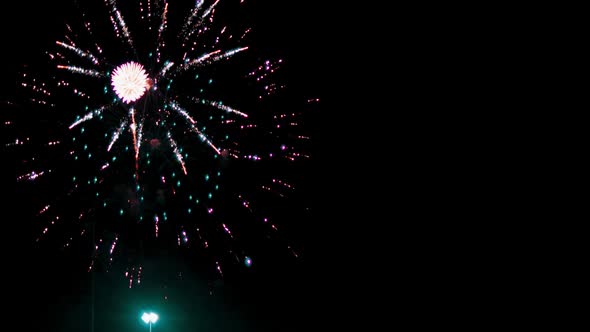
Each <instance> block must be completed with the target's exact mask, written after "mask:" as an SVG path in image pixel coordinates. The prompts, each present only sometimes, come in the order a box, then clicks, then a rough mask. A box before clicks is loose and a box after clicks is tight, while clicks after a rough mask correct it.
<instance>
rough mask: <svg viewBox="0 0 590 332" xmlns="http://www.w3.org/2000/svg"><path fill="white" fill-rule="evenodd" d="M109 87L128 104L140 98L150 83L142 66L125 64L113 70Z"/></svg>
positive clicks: (134, 63) (131, 63)
mask: <svg viewBox="0 0 590 332" xmlns="http://www.w3.org/2000/svg"><path fill="white" fill-rule="evenodd" d="M111 85H112V86H113V89H114V90H115V93H116V94H117V96H119V98H121V99H122V100H123V102H125V103H127V104H129V103H131V102H134V101H136V100H138V99H139V98H141V96H143V94H144V93H145V91H146V90H147V89H148V88H149V86H150V83H149V78H148V76H147V74H146V72H145V70H144V69H143V66H142V65H140V64H139V63H137V62H127V63H124V64H122V65H120V66H119V67H117V69H115V71H114V72H113V77H112V79H111Z"/></svg>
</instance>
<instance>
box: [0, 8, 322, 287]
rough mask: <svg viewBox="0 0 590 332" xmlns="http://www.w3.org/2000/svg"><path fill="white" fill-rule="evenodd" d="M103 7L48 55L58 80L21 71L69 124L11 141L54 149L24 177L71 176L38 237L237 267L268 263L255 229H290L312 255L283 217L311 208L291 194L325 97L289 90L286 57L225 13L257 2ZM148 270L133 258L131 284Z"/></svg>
mask: <svg viewBox="0 0 590 332" xmlns="http://www.w3.org/2000/svg"><path fill="white" fill-rule="evenodd" d="M99 5H101V6H98V5H97V6H96V7H97V8H96V11H97V13H101V12H102V13H104V17H101V16H100V15H93V18H94V17H95V16H96V19H95V20H94V21H93V20H91V19H90V18H89V16H88V15H87V14H84V12H83V11H82V15H81V21H80V22H77V25H74V24H72V26H70V25H69V24H68V25H66V27H67V30H66V35H65V37H64V38H63V39H62V40H59V41H57V42H56V44H55V49H53V50H50V51H49V52H47V53H46V54H47V56H48V57H49V60H50V61H49V65H50V69H51V70H50V71H48V72H49V73H50V74H49V75H50V76H49V78H48V79H46V80H43V79H39V78H37V77H38V76H37V75H31V74H29V73H28V72H27V73H23V75H22V77H21V79H22V82H21V86H22V87H23V89H25V90H26V91H27V93H28V95H29V96H30V97H29V99H28V100H29V102H30V104H34V105H37V106H38V107H39V108H42V109H44V110H47V111H48V112H49V113H48V114H51V116H52V118H51V119H52V120H54V123H55V126H56V127H57V128H58V129H56V130H52V131H50V134H48V135H47V136H50V137H49V140H47V138H44V140H42V139H41V138H39V137H36V138H37V139H34V140H33V141H34V142H30V140H29V138H28V137H18V138H17V139H16V140H12V141H11V142H9V143H8V144H7V145H8V146H15V147H21V146H29V148H28V149H29V150H28V151H35V152H38V151H42V152H38V153H39V154H38V155H37V156H35V157H31V158H28V159H23V160H22V167H20V169H21V172H20V174H17V180H18V181H19V182H23V183H31V182H32V183H36V184H37V183H38V184H39V185H40V186H45V187H47V186H50V185H51V184H55V183H60V184H62V185H60V188H54V192H53V193H52V194H50V195H48V196H50V197H51V198H49V197H47V199H46V201H40V202H39V205H38V208H37V209H36V211H37V213H36V215H37V216H38V217H39V219H40V220H42V221H43V225H42V226H39V230H40V231H39V233H38V237H36V241H37V242H39V243H42V242H44V241H47V238H48V237H50V236H51V234H52V228H59V229H60V232H55V233H56V234H54V235H53V237H54V238H57V239H59V241H58V242H59V243H60V245H61V246H62V247H63V248H71V247H72V246H73V245H74V242H76V241H78V242H80V240H76V239H80V238H84V237H86V239H91V241H92V243H93V245H92V254H91V256H92V259H91V261H90V264H89V269H90V270H92V269H95V268H96V267H97V266H98V265H100V266H102V267H103V268H104V269H106V270H108V269H109V268H110V267H111V264H112V261H113V257H114V256H115V255H116V254H117V249H119V248H121V249H120V250H121V251H125V250H126V251H127V252H129V251H133V250H136V248H144V247H145V246H146V245H147V244H151V245H156V244H165V245H169V244H173V245H174V246H175V247H177V248H184V249H186V250H195V251H199V252H207V255H206V257H207V259H206V260H207V261H208V265H209V266H210V269H211V270H212V271H215V273H216V274H217V275H218V276H219V277H223V266H224V265H225V264H227V263H229V262H235V263H238V264H241V265H245V266H247V267H249V266H251V265H252V264H253V262H254V261H255V260H256V253H255V252H254V253H252V252H251V251H255V250H251V248H253V247H252V246H251V245H248V239H249V238H252V239H253V240H252V241H257V240H256V239H257V238H256V237H255V236H252V234H255V233H260V234H264V235H263V236H261V237H260V238H262V239H265V238H271V237H272V238H279V239H282V240H281V241H282V242H281V243H282V244H281V246H282V248H283V249H284V250H285V252H286V253H289V254H290V255H291V256H292V257H299V249H295V248H297V245H296V244H294V243H291V241H289V240H287V239H286V237H285V236H282V235H281V232H280V231H279V230H280V229H282V227H283V225H281V220H282V219H281V216H282V215H285V214H286V215H289V216H291V218H299V217H303V215H304V214H305V212H304V213H301V214H297V213H295V214H294V213H293V212H292V207H290V205H289V203H288V201H289V198H292V197H294V196H297V194H295V190H294V189H295V187H296V185H294V184H293V183H292V182H295V181H297V180H298V179H300V178H301V176H298V175H293V174H297V173H294V172H292V169H293V168H295V167H297V166H298V165H303V166H305V165H306V160H308V159H309V158H310V156H309V153H308V152H307V151H308V150H309V145H308V144H309V133H308V132H307V131H306V129H305V128H306V127H305V126H304V125H303V124H304V121H305V112H306V111H308V110H307V109H308V108H310V107H313V105H310V104H315V103H317V101H319V100H318V99H315V98H313V99H309V98H305V99H304V98H303V96H302V98H301V102H300V103H298V101H295V102H293V101H288V103H289V104H288V106H286V105H285V100H283V99H280V98H279V97H277V96H279V95H280V94H281V91H282V90H283V89H284V88H285V84H283V82H281V79H280V75H278V74H277V73H278V72H279V71H280V69H281V67H282V66H284V63H283V60H281V59H276V60H272V59H266V58H263V57H262V55H261V54H257V53H256V48H253V47H252V46H251V45H249V44H248V36H250V35H252V33H250V31H251V30H252V29H251V27H250V26H249V25H248V24H246V23H244V22H242V21H245V20H242V21H240V22H239V23H237V24H236V25H235V26H233V25H231V24H228V23H231V22H226V21H224V20H223V15H224V13H232V15H236V13H240V11H243V10H246V9H245V7H247V1H230V0H226V1H222V0H217V1H205V0H199V1H196V3H195V5H194V7H193V8H191V9H190V10H189V11H188V12H186V11H182V10H181V9H182V8H173V6H174V4H173V3H168V2H167V1H165V0H162V1H157V0H156V1H140V2H139V3H137V4H135V5H134V6H135V8H134V7H133V6H131V5H129V6H128V7H127V6H126V7H125V8H119V4H118V3H117V2H116V1H114V0H104V2H103V3H102V4H99ZM126 5H127V4H126ZM92 8H94V7H92ZM105 9H106V10H105ZM175 9H177V10H178V12H176V13H175V12H174V11H175ZM183 14H184V19H183V20H182V23H181V24H174V27H175V29H174V30H172V29H170V28H169V27H168V24H169V20H173V19H175V18H176V17H177V16H178V17H181V16H182V15H183ZM171 15H172V16H171ZM128 19H129V22H133V23H134V24H129V25H128V21H127V20H128ZM246 21H247V20H246ZM76 26H77V27H78V28H75V27H76ZM107 28H108V30H107ZM97 31H101V33H97ZM105 31H110V32H109V33H108V34H107V33H106V32H105ZM293 105H295V106H293ZM30 121H32V120H29V123H30ZM11 125H12V123H11ZM37 136H39V135H37ZM54 136H57V137H58V138H54ZM15 142H16V143H15ZM50 164H51V166H48V165H50ZM287 169H288V170H289V172H287V171H286V170H287ZM283 176H284V177H283ZM49 177H53V180H48V178H49ZM64 183H65V184H66V185H63V184H64ZM62 189H63V191H62ZM298 203H301V201H298ZM299 208H300V210H302V211H306V210H307V208H306V206H299ZM286 211H289V212H286ZM283 224H285V223H283ZM65 226H68V227H65ZM95 228H96V233H95V232H94V231H92V232H90V230H91V229H92V230H94V229H95ZM91 233H92V234H91ZM249 248H250V249H249ZM184 249H181V250H184ZM101 257H102V258H101ZM141 271H142V266H141V259H137V260H134V261H133V262H131V263H129V264H128V265H127V268H126V272H125V276H126V277H127V278H128V279H129V285H130V287H131V286H132V285H134V282H135V283H136V282H139V280H140V275H141Z"/></svg>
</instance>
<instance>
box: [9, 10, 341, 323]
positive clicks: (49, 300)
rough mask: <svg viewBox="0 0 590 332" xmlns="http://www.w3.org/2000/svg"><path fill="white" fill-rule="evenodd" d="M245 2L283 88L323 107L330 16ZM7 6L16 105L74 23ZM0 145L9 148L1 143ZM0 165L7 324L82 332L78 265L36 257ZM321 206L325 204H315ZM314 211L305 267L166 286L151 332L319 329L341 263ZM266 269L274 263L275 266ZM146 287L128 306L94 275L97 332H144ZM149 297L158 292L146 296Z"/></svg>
mask: <svg viewBox="0 0 590 332" xmlns="http://www.w3.org/2000/svg"><path fill="white" fill-rule="evenodd" d="M252 2H253V3H255V4H254V5H255V6H256V8H257V13H258V15H259V17H257V18H256V22H257V24H256V25H257V26H256V27H255V29H256V30H255V32H256V34H257V36H258V37H257V38H259V42H260V43H261V44H263V45H267V47H268V50H269V51H271V52H275V53H277V54H282V55H283V58H285V59H286V60H288V61H289V62H290V66H291V67H290V71H289V75H290V76H289V81H291V82H293V84H294V85H295V86H296V87H298V88H300V89H301V90H302V91H303V88H305V91H306V95H308V96H309V97H318V98H321V99H322V101H323V104H325V103H326V101H325V100H324V98H323V95H324V94H325V92H324V91H325V89H326V85H327V84H328V81H329V80H328V77H327V73H328V70H327V66H328V63H329V62H330V57H334V56H337V54H338V52H333V50H330V48H329V47H328V45H331V44H332V41H331V39H332V38H334V37H335V36H329V35H328V34H327V33H326V31H328V30H330V28H331V26H330V24H332V23H331V22H332V20H331V17H330V16H331V15H330V14H328V13H327V12H324V11H323V8H320V7H318V4H317V3H315V2H313V1H299V2H295V1H293V2H288V1H270V0H268V1H252ZM79 3H80V4H82V3H83V2H79ZM11 6H12V7H11V8H10V10H3V15H4V18H3V20H2V31H3V44H4V46H3V52H2V63H3V64H4V66H3V71H4V73H3V75H2V93H0V97H1V99H2V101H3V102H4V101H6V100H10V99H11V97H12V96H13V95H14V92H15V91H16V86H17V72H18V71H19V69H20V68H21V67H22V65H24V64H29V63H34V62H35V61H38V60H39V59H43V55H42V52H43V50H45V49H47V48H48V47H49V46H51V45H53V43H54V42H55V40H57V39H59V38H61V37H62V36H63V27H64V21H65V19H66V18H67V17H68V15H72V13H73V11H72V10H71V8H73V6H71V4H70V2H69V1H62V0H60V1H51V2H35V3H30V2H27V1H20V2H16V3H14V4H12V5H11ZM342 48H343V49H345V48H346V45H342ZM323 107H325V106H323ZM323 109H324V111H325V108H323ZM325 119H326V117H322V116H318V117H316V118H315V120H316V121H314V122H313V123H312V124H311V125H312V126H314V128H313V129H312V132H313V134H314V140H315V142H317V143H314V150H315V151H313V152H314V162H315V163H316V164H315V165H320V164H321V163H322V162H323V161H325V159H326V157H325V156H324V155H322V153H321V151H323V149H322V148H321V147H323V146H324V145H322V142H324V141H325V140H324V135H328V134H326V133H324V132H323V130H321V128H322V127H323V126H325V125H326V124H327V121H326V120H325ZM3 139H4V141H8V139H10V138H8V137H4V136H3ZM6 157H7V158H6V159H5V160H4V161H5V166H6V169H7V170H8V171H4V172H3V177H2V180H3V183H4V184H5V185H4V186H3V187H4V188H5V193H6V195H5V198H4V200H3V203H5V208H4V209H3V210H4V211H5V213H3V216H2V222H3V227H2V234H3V235H2V238H3V241H2V243H3V248H2V249H3V252H4V253H5V257H6V259H5V260H4V264H3V265H4V266H3V268H2V271H3V272H4V276H5V277H6V278H7V279H6V281H5V282H4V284H5V288H6V292H5V294H8V295H7V296H5V299H6V305H7V306H8V307H9V308H10V309H9V312H10V313H11V315H12V313H14V317H19V318H18V319H15V321H13V323H14V324H16V325H17V326H18V328H19V329H21V328H22V329H23V330H27V331H41V330H42V331H83V330H89V329H88V327H89V320H90V318H89V317H90V309H89V308H90V300H89V299H90V287H89V285H90V275H89V274H87V273H84V272H81V271H80V270H81V269H80V267H81V266H80V265H77V264H73V263H72V261H76V259H75V258H72V257H69V256H64V255H63V254H61V253H59V252H45V251H43V250H39V249H35V248H34V246H33V239H34V236H33V232H32V230H31V229H32V227H31V224H32V223H34V220H30V219H27V218H20V217H19V204H20V202H18V201H17V200H16V198H15V197H16V196H15V195H12V193H14V192H16V191H17V189H16V183H15V180H14V175H15V170H16V161H15V160H13V159H11V158H10V154H7V155H6ZM324 170H325V168H324V167H323V166H318V167H317V168H316V170H314V171H312V172H311V173H310V174H309V175H310V177H311V178H312V179H313V181H311V182H318V183H321V182H322V181H329V180H328V179H327V178H324V179H322V177H321V176H319V174H320V173H321V172H323V171H324ZM16 173H18V170H16ZM316 180H317V181H316ZM325 186H326V184H325V183H324V184H318V186H317V190H316V191H314V193H312V194H311V195H313V196H314V197H313V200H314V206H318V207H319V206H321V205H322V204H321V203H319V202H325V201H326V197H325V195H324V194H325V193H326V192H325V191H324V190H323V189H324V188H325ZM316 195H317V197H316ZM19 197H20V196H19ZM319 197H323V199H322V200H321V201H320V200H319V199H318V198H319ZM327 205H330V204H327ZM321 210H322V208H321V207H319V208H318V213H317V214H314V218H313V220H312V221H310V222H309V224H308V225H307V226H308V227H309V234H308V235H307V236H306V237H305V241H306V243H305V246H306V258H305V259H304V260H302V262H300V263H298V264H284V265H281V264H275V265H273V266H267V267H266V268H259V269H258V270H255V271H254V272H252V273H250V274H247V275H245V277H244V278H240V279H232V280H231V282H230V281H228V282H225V283H223V284H221V285H216V288H215V289H216V291H215V293H214V295H213V296H210V295H209V294H208V291H209V288H210V287H208V285H207V283H209V282H210V281H209V280H207V279H206V278H202V277H200V276H198V275H188V276H186V277H185V279H184V280H183V281H182V282H179V283H177V284H175V285H169V286H167V287H170V288H171V289H170V291H169V293H170V297H171V300H170V302H169V303H173V304H170V305H168V306H167V307H165V309H163V311H162V312H160V313H161V315H162V322H161V324H160V326H155V327H154V331H173V330H175V331H179V330H182V331H202V330H216V331H230V330H231V331H308V330H311V329H313V327H312V326H318V325H320V324H322V323H321V322H323V321H325V320H324V317H325V315H326V313H325V312H324V311H325V310H330V308H332V307H331V306H330V305H329V303H332V302H333V301H334V300H335V299H334V298H332V296H333V295H334V294H333V293H331V292H330V289H331V286H330V284H332V283H338V281H336V280H333V279H332V277H333V275H332V274H330V273H326V272H327V270H329V267H330V266H331V265H333V264H335V263H334V262H341V261H342V258H339V259H332V258H334V257H329V256H326V255H325V254H326V253H327V252H329V253H332V254H334V255H338V252H339V251H338V249H337V248H330V249H329V250H328V251H326V250H325V247H326V246H329V244H331V243H332V240H331V238H330V237H333V236H336V235H335V233H336V232H331V231H329V228H330V226H333V225H335V224H336V223H337V221H335V220H331V219H326V218H323V216H325V215H324V214H321V216H322V217H320V213H321V212H320V211H321ZM26 215H28V214H26ZM330 260H332V263H330V262H329V261H330ZM269 261H270V262H273V258H269ZM274 262H276V261H274ZM151 264H154V265H158V264H159V265H158V266H159V267H161V268H162V270H168V269H169V271H174V270H175V269H176V268H177V267H179V266H180V267H182V266H183V264H185V262H183V261H182V259H181V258H178V260H177V261H164V260H163V259H161V258H160V259H158V257H156V258H154V260H153V262H152V263H151ZM170 273H172V272H170ZM164 274H165V273H164ZM144 278H146V279H149V277H147V276H144ZM146 283H147V284H146V285H144V286H143V289H145V290H146V291H135V292H134V293H133V297H129V296H128V294H130V293H129V291H128V290H127V289H126V285H125V284H124V282H122V281H121V278H119V277H115V276H113V275H112V274H97V276H96V309H95V310H96V311H95V315H96V316H95V317H96V318H95V319H96V327H95V331H119V330H120V331H144V330H145V329H146V327H145V326H143V323H141V324H140V322H139V313H140V308H142V306H145V303H144V302H149V301H150V300H155V299H156V295H153V294H155V293H157V294H160V293H161V287H162V285H161V284H159V283H158V280H153V281H152V282H151V283H150V282H148V281H146ZM154 289H155V290H157V291H150V290H154ZM342 291H344V292H346V290H345V289H344V290H342ZM340 296H345V295H343V294H340ZM172 299H174V300H172ZM166 319H168V324H166V323H165V321H166Z"/></svg>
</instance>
